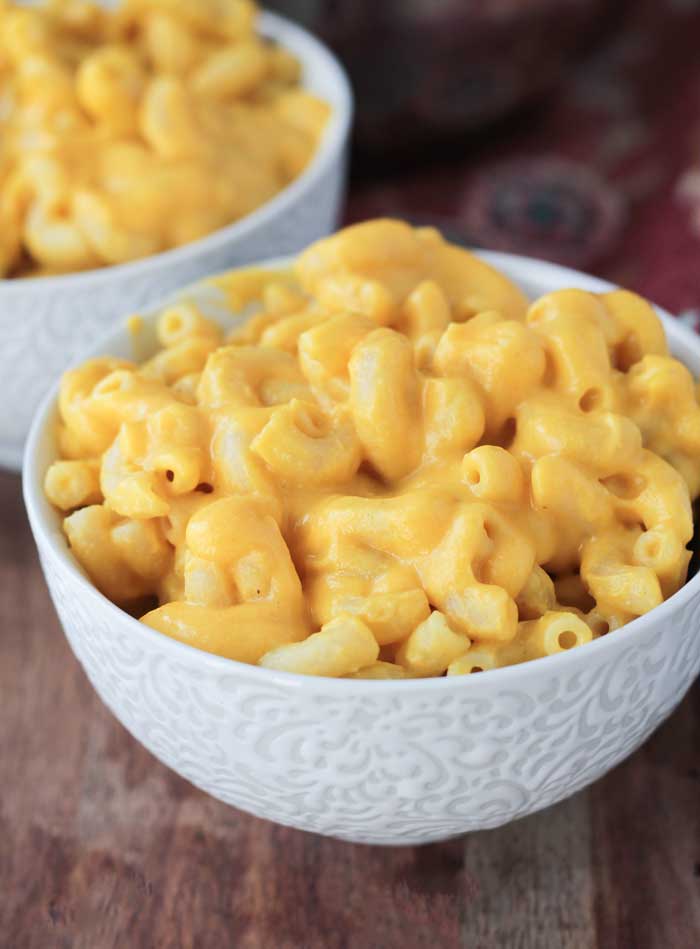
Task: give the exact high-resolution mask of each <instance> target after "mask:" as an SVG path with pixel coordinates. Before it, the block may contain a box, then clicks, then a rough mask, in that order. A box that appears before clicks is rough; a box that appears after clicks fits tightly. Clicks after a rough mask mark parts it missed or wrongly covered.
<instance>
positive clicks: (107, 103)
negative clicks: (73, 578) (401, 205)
mask: <svg viewBox="0 0 700 949" xmlns="http://www.w3.org/2000/svg"><path fill="white" fill-rule="evenodd" d="M48 7H49V9H50V10H51V11H53V13H52V18H51V20H50V22H52V23H53V21H54V19H55V17H54V14H55V15H58V14H57V13H56V11H58V12H61V13H62V15H63V16H64V18H67V19H68V20H69V21H70V22H69V23H68V25H67V26H66V30H68V27H70V29H71V30H72V31H73V32H72V34H71V35H72V39H71V37H70V36H69V37H68V39H69V40H70V42H68V41H65V42H64V41H62V43H61V44H60V45H58V47H57V49H56V50H55V49H54V47H55V46H57V43H56V42H55V41H54V39H52V38H51V31H50V30H49V39H48V40H47V39H46V37H43V38H42V34H41V30H39V36H35V35H34V32H33V30H31V29H29V26H27V24H30V25H31V24H32V23H34V22H35V21H34V20H33V19H32V18H31V16H30V14H31V15H32V16H33V15H35V14H36V11H35V10H15V9H14V5H12V7H10V6H9V5H5V6H4V7H3V13H2V14H1V16H2V17H3V19H2V23H3V24H4V23H5V20H4V17H8V18H9V21H10V23H12V22H13V16H15V15H17V17H18V20H17V24H16V28H15V29H14V30H13V31H9V32H7V36H6V31H5V30H4V29H3V44H4V43H5V42H9V41H10V40H13V42H14V44H15V45H17V44H19V46H18V49H14V47H13V56H14V57H15V59H16V60H17V62H16V63H15V62H14V60H12V57H10V56H9V55H7V54H6V53H5V52H4V45H3V46H2V49H1V50H0V75H2V77H3V80H4V83H5V85H4V89H5V96H6V99H5V108H4V109H3V116H2V118H0V125H1V126H2V129H3V144H2V146H0V223H2V228H1V230H2V236H1V237H0V274H2V277H3V279H0V305H1V307H2V312H3V313H4V314H5V317H4V319H3V333H4V339H5V341H6V345H5V346H4V347H3V350H2V353H1V354H0V380H2V382H1V383H0V392H1V394H2V398H3V404H4V405H5V407H6V412H5V413H4V415H3V419H2V421H1V422H0V465H3V466H8V467H17V468H19V465H20V462H21V454H22V447H23V443H24V439H25V437H26V433H27V431H28V429H29V423H30V420H31V416H32V414H33V412H34V410H35V409H36V407H37V405H38V403H39V401H40V399H41V397H42V396H43V395H44V393H45V392H46V390H47V388H48V385H49V384H50V382H51V381H53V379H55V378H57V377H58V375H59V373H60V372H61V371H63V369H64V368H65V367H66V366H67V365H70V363H71V362H72V361H73V360H74V359H75V358H76V357H77V356H78V354H79V352H80V350H81V348H84V347H85V346H88V345H89V344H90V343H91V342H92V341H93V340H94V339H95V338H96V337H97V336H98V335H99V334H100V333H101V332H104V330H105V329H106V328H108V327H109V326H110V324H111V322H112V321H113V320H114V319H115V317H117V316H118V315H119V313H120V311H121V312H123V311H124V310H126V311H128V310H130V309H136V308H138V307H142V306H144V305H146V304H147V303H149V302H151V301H153V300H157V299H161V298H162V297H163V296H164V295H166V294H168V293H171V292H173V291H174V290H175V289H176V288H178V287H180V286H182V285H183V284H185V283H187V282H188V281H191V280H195V279H198V278H200V277H202V276H205V275H206V274H208V273H211V272H213V271H216V270H221V269H224V268H226V267H231V266H234V265H236V264H243V263H246V262H252V261H253V260H256V259H259V258H260V257H262V256H263V255H270V254H273V255H274V254H287V253H292V252H295V251H297V250H299V249H300V248H301V247H303V246H304V245H305V244H307V243H309V242H310V241H312V240H315V239H317V238H318V237H321V236H323V235H324V234H327V233H329V232H330V231H331V230H332V229H333V228H334V227H335V225H336V223H337V214H338V210H339V206H340V201H341V197H342V191H343V188H344V182H345V148H346V145H347V141H348V136H349V128H350V122H351V114H352V96H351V93H350V88H349V85H348V82H347V79H346V77H345V75H344V72H343V70H342V68H341V67H340V65H339V64H338V63H337V61H336V60H335V59H334V58H333V56H332V55H331V53H330V52H329V51H328V50H327V49H325V48H324V47H323V46H322V45H321V44H320V43H319V42H318V41H317V40H315V39H314V38H313V37H312V36H310V35H309V34H308V33H306V32H305V31H304V30H302V29H300V28H299V27H297V26H295V25H294V24H292V23H290V22H288V21H287V20H285V19H284V18H282V17H279V16H275V15H274V14H270V13H262V14H260V16H259V17H257V18H256V19H255V20H253V19H252V18H251V17H250V16H249V14H250V12H251V11H252V10H253V9H254V5H253V4H251V3H249V2H248V0H225V2H223V0H222V3H221V4H220V8H221V10H222V11H225V10H228V11H229V13H230V17H229V19H231V17H233V14H234V13H236V11H237V12H238V13H239V14H240V13H241V11H242V12H243V13H246V11H248V13H247V14H246V16H247V19H246V17H245V16H244V17H243V21H242V26H244V27H245V30H244V35H243V36H241V37H239V39H238V40H237V41H236V42H233V40H230V41H229V40H227V38H226V36H223V35H222V36H217V35H211V31H210V32H209V33H207V29H208V28H207V27H206V25H204V26H203V25H202V23H201V22H199V21H200V20H201V16H199V14H198V12H197V11H198V10H199V11H200V13H201V12H206V9H205V6H201V7H200V5H199V4H188V3H187V2H186V0H178V2H174V3H172V4H169V5H168V9H167V10H166V8H165V7H164V6H163V5H162V4H158V3H156V2H155V0H154V2H151V0H143V2H141V0H129V2H128V3H125V4H124V6H123V9H122V12H121V14H120V15H119V16H118V17H116V19H115V23H116V25H115V26H114V27H109V24H111V23H112V20H111V19H109V18H107V19H104V20H103V19H100V11H99V9H98V8H97V7H96V6H95V5H93V4H82V3H69V4H51V3H50V4H48ZM188 10H189V15H190V17H194V18H195V20H196V21H197V22H196V23H195V24H194V27H197V29H196V30H195V29H194V27H193V30H192V36H190V33H189V32H188V31H187V30H185V31H184V34H183V36H184V38H187V37H189V38H190V41H191V42H190V45H194V46H195V50H194V52H195V54H196V56H195V59H196V61H197V62H199V66H197V68H198V69H199V68H202V69H203V68H204V65H205V64H206V62H208V61H209V60H211V59H212V58H213V59H214V65H216V62H217V60H216V56H220V55H223V53H224V52H225V51H226V50H229V52H231V55H232V56H233V53H234V52H236V53H237V56H238V54H239V53H241V51H243V53H245V51H246V50H248V51H249V52H250V51H251V50H254V51H255V52H253V53H252V55H253V57H254V58H257V60H258V62H259V63H261V64H262V67H263V72H261V71H260V70H258V72H257V73H256V74H255V75H253V74H251V75H253V78H255V76H257V80H258V85H256V86H250V87H247V88H246V87H245V86H243V87H241V88H240V89H239V90H238V92H237V91H236V89H235V88H234V89H229V93H230V94H231V97H229V98H227V97H226V96H223V97H222V96H220V95H219V94H218V93H217V94H213V93H212V90H211V89H209V90H208V91H207V92H206V94H205V93H204V92H200V93H197V94H195V93H194V91H193V88H192V83H194V80H195V78H196V75H195V71H193V70H194V69H195V67H194V66H193V67H192V69H189V70H188V71H186V72H184V73H183V74H180V73H178V74H177V76H175V77H173V76H172V75H171V73H170V72H169V71H168V68H169V67H168V66H167V63H160V60H161V59H162V58H163V56H164V55H165V54H166V53H167V52H168V51H170V52H172V51H173V47H172V43H170V42H168V43H165V45H164V49H160V47H159V46H158V44H157V43H156V48H153V44H154V42H155V40H154V36H156V37H158V36H160V35H161V34H160V32H159V30H155V32H154V29H151V27H152V26H153V23H156V24H160V26H162V25H163V22H164V21H168V22H170V21H171V20H173V21H175V25H176V26H177V24H178V23H180V21H181V20H182V21H183V22H185V23H186V22H189V21H187V19H186V18H185V19H184V20H183V17H185V14H186V13H187V11H188ZM25 14H26V15H27V16H28V17H29V19H28V20H26V21H25V20H23V19H22V16H23V15H25ZM90 17H93V18H96V22H97V24H98V26H99V24H100V23H102V26H101V27H100V30H101V32H100V31H99V30H98V32H97V34H96V35H97V36H98V38H99V37H100V36H102V34H105V35H104V36H103V40H104V39H105V37H106V34H107V33H108V32H109V29H108V27H109V28H113V29H116V27H117V26H119V28H120V29H121V30H122V32H123V33H124V36H125V40H126V42H117V40H118V38H119V37H118V36H117V37H116V38H115V39H114V42H106V41H105V42H103V41H102V40H100V42H97V43H95V42H94V40H90V37H91V36H92V34H91V33H90V31H89V29H88V27H90V24H91V20H90ZM198 17H199V19H198ZM81 18H87V24H82V19H81ZM73 20H76V22H73ZM220 21H221V22H228V20H226V18H224V20H221V17H219V18H217V22H220ZM41 22H42V21H41V19H40V20H39V23H41ZM22 23H24V24H25V26H24V27H22V28H21V29H20V25H21V24H22ZM105 23H106V24H107V25H105ZM81 24H82V25H81ZM149 24H150V26H149ZM197 24H199V25H197ZM170 25H171V26H172V25H173V24H172V23H171V24H170ZM234 26H235V24H234V23H230V24H229V26H228V27H227V28H228V30H229V32H231V31H233V30H234ZM95 29H96V28H95ZM159 29H160V27H159ZM81 30H84V31H87V32H86V35H85V36H83V35H82V33H81ZM59 32H61V35H63V32H65V30H64V31H59ZM180 32H183V31H182V30H180ZM246 37H247V38H246ZM107 38H108V37H107ZM40 41H41V43H44V46H46V49H44V48H43V47H42V46H41V43H40ZM22 43H24V44H25V46H26V44H28V43H29V44H30V49H29V50H28V51H27V50H24V47H23V46H22ZM32 43H34V44H35V45H36V44H39V48H37V49H33V51H32V48H31V44H32ZM197 44H199V45H197ZM0 45H2V44H0ZM10 45H12V44H10ZM177 48H179V47H177ZM57 56H58V58H57ZM110 57H112V58H115V57H116V60H115V62H111V59H110ZM197 57H198V59H197ZM261 57H262V58H261ZM233 58H234V60H236V57H233ZM244 58H245V57H244ZM6 60H7V61H6ZM64 60H65V62H64ZM238 60H240V56H238ZM13 63H14V65H13ZM110 63H111V65H110ZM128 63H131V64H132V66H133V65H134V63H135V66H134V68H135V69H136V72H137V78H138V77H140V80H139V82H138V83H136V84H135V85H134V84H130V83H129V81H127V80H128V75H125V70H126V66H127V65H128ZM159 63H160V64H159ZM224 65H225V64H224ZM235 65H236V62H235V61H234V62H229V63H228V67H230V68H229V69H228V72H227V73H226V75H227V76H228V78H229V79H230V78H231V74H232V73H231V70H233V74H235V70H234V68H233V67H234V66H235ZM238 65H239V67H240V65H241V64H240V62H239V63H238ZM219 66H221V62H219ZM137 67H138V68H137ZM228 67H227V68H228ZM33 69H43V70H44V71H46V70H49V71H50V70H51V69H53V70H54V71H58V72H59V73H60V72H61V70H63V72H65V73H66V76H64V79H65V81H64V82H63V83H62V84H59V83H57V81H54V82H49V81H44V80H42V82H38V81H37V82H34V80H33V79H32V76H33V75H34V73H33V72H32V70H33ZM139 70H140V71H139ZM83 71H87V74H88V76H87V79H89V80H90V81H89V82H88V81H87V79H86V80H85V82H84V83H81V82H80V81H79V80H80V76H81V75H82V72H83ZM95 72H97V73H98V78H100V81H101V83H102V86H101V85H100V83H99V82H98V83H95V82H94V81H93V80H94V75H93V73H95ZM127 72H128V71H127ZM42 75H43V73H42ZM283 76H286V78H283ZM12 77H15V81H16V83H17V84H18V87H19V91H18V94H19V93H21V92H22V91H23V90H24V93H25V97H24V98H23V99H22V100H21V102H22V108H20V109H15V110H13V109H10V108H9V103H8V101H7V100H8V96H9V90H10V88H11V87H12V82H11V79H12ZM20 80H21V81H20ZM251 82H252V79H251ZM124 85H125V86H126V91H125V89H124V88H122V86H124ZM132 85H133V88H132ZM102 87H104V88H102ZM96 89H102V93H101V98H100V97H98V100H99V101H97V102H94V103H92V106H94V109H93V111H94V110H97V112H95V114H94V115H92V113H89V114H88V113H87V112H86V111H85V109H87V107H88V105H90V102H92V99H91V98H90V97H91V96H92V95H93V94H96ZM110 90H111V98H110V95H109V92H110ZM129 90H131V92H132V93H133V95H132V100H130V101H131V112H130V113H129V114H128V115H126V114H122V113H120V112H119V109H118V108H117V105H118V104H119V95H121V94H124V95H126V92H128V91H129ZM238 93H240V95H239V94H238ZM80 95H82V96H83V97H85V96H87V100H89V102H88V101H87V100H86V103H87V104H83V103H82V100H81V99H80ZM115 97H116V98H115ZM178 98H179V100H180V102H179V105H178ZM113 99H114V101H115V102H116V105H114V106H113V104H112V100H113ZM149 103H150V106H149ZM122 105H124V108H126V105H125V104H124V103H122ZM185 105H187V107H188V108H189V110H190V111H189V113H188V114H185V115H183V114H182V111H183V109H184V108H185ZM98 107H99V108H98ZM151 107H152V108H151ZM100 109H101V110H102V111H101V112H100ZM149 109H150V111H149ZM129 115H130V119H129V121H130V122H131V127H130V128H128V127H126V126H127V125H128V123H127V118H128V117H129ZM188 115H189V118H188ZM120 122H122V124H121V125H120ZM76 123H77V125H78V128H77V129H76V128H75V127H74V126H75V125H76ZM188 129H189V133H188ZM282 130H284V132H282ZM200 131H201V134H200ZM187 133H188V134H189V143H188V141H187ZM178 142H179V145H178ZM262 153H264V154H262ZM78 271H80V272H78ZM20 276H21V277H22V279H18V278H19V277H20ZM122 308H123V309H122Z"/></svg>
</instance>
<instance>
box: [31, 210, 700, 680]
mask: <svg viewBox="0 0 700 949" xmlns="http://www.w3.org/2000/svg"><path fill="white" fill-rule="evenodd" d="M215 283H216V285H217V287H218V290H219V292H221V293H223V294H225V295H226V297H227V299H228V302H229V305H230V308H231V310H232V312H233V313H239V312H240V311H241V310H242V309H244V308H247V309H248V310H249V315H248V318H247V319H246V320H245V321H244V322H239V323H238V324H237V325H235V326H234V328H233V329H231V330H230V331H229V332H228V334H227V335H224V331H223V330H222V329H221V328H220V326H219V325H218V324H217V323H215V322H213V321H212V320H211V319H208V318H207V317H206V316H205V315H204V314H203V313H202V312H201V310H200V309H199V308H198V307H197V306H196V305H195V304H194V303H193V302H192V301H188V300H183V301H182V302H181V303H179V304H176V305H173V306H169V307H167V308H166V309H165V310H163V312H162V313H161V314H160V315H159V317H158V321H157V333H158V339H159V341H160V346H161V348H160V350H159V351H158V352H157V353H156V355H154V356H153V357H152V358H150V359H149V360H148V361H146V362H145V363H143V364H141V365H135V364H133V363H131V362H128V361H125V360H119V359H112V358H107V357H103V358H97V359H92V360H89V361H88V362H87V363H85V365H83V366H82V367H81V368H79V369H74V370H72V371H70V372H68V373H66V375H65V376H64V378H63V381H62V383H61V388H60V400H59V406H60V425H59V431H58V441H59V446H60V454H61V458H62V460H60V461H57V462H55V463H54V464H53V465H52V466H51V468H50V469H49V471H48V474H47V477H46V492H47V494H48V497H49V498H50V500H51V501H52V502H53V503H54V504H55V505H56V506H57V507H59V508H60V509H61V510H63V511H65V512H66V514H67V516H66V517H65V520H64V529H65V533H66V535H67V537H68V540H69V542H70V546H71V548H72V550H73V552H74V554H75V556H76V557H77V558H78V560H79V561H80V563H81V564H82V565H83V567H84V568H85V570H86V571H87V573H88V574H89V575H90V577H91V578H92V580H93V581H94V583H95V584H96V585H97V586H98V587H99V589H100V590H101V591H102V592H103V593H104V594H105V595H106V596H108V597H110V598H111V599H112V600H114V601H115V602H116V603H118V604H120V605H122V606H124V607H126V608H129V609H131V611H132V612H133V611H136V610H138V611H139V612H145V615H143V616H142V620H143V622H144V623H146V624H147V625H149V626H151V627H153V628H154V629H156V630H159V631H160V632H162V633H165V634H167V635H169V636H172V637H174V638H176V639H179V640H181V641H183V642H186V643H189V644H191V645H193V646H197V647H199V648H201V649H205V650H208V651H210V652H214V653H218V654H219V655H222V656H226V657H230V658H232V659H237V660H242V661H244V662H249V663H259V664H260V665H261V666H264V667H266V668H269V669H278V670H287V671H293V672H303V673H309V674H314V675H326V676H354V677H358V676H359V677H365V678H370V679H386V678H390V679H400V678H406V677H415V676H439V675H442V674H444V673H447V674H448V675H462V674H466V673H472V672H478V671H483V670H490V669H494V668H497V667H499V666H503V665H507V664H512V663H519V662H523V661H526V660H529V659H534V658H537V657H540V656H548V655H553V654H555V653H559V652H562V651H563V650H567V649H570V648H572V647H575V646H579V645H582V644H584V643H587V642H590V641H591V640H592V639H595V638H597V637H599V636H602V635H604V634H606V633H607V632H608V631H611V630H616V629H617V628H618V627H620V626H622V625H623V624H625V623H627V622H628V621H629V620H632V619H634V618H635V617H638V616H641V615H643V614H644V613H646V612H648V611H649V610H651V609H653V608H654V607H655V606H657V605H658V604H660V603H661V602H662V601H663V600H664V599H665V598H667V597H669V596H670V595H671V594H673V593H674V592H675V591H676V590H678V588H679V587H680V586H681V585H682V584H683V582H684V581H685V578H686V571H687V567H688V561H689V557H690V554H689V551H688V550H687V545H688V543H689V541H690V539H691V535H692V532H693V521H692V514H691V500H692V499H694V498H695V497H696V496H697V495H698V493H699V492H700V407H699V406H698V401H697V391H696V388H695V383H694V380H693V378H692V377H691V374H690V373H689V372H688V370H687V369H686V368H685V367H684V366H683V365H682V364H681V363H679V362H678V361H677V360H675V359H673V358H672V357H671V356H670V355H669V353H668V350H667V346H666V340H665V336H664V333H663V330H662V327H661V324H660V322H659V320H658V318H657V317H656V315H655V313H654V311H653V309H652V308H651V307H650V306H649V304H647V303H645V302H644V301H643V300H642V299H640V298H639V297H637V296H635V295H634V294H632V293H629V292H627V291H624V290H616V291H614V292H611V293H604V294H602V295H595V294H592V293H587V292H584V291H581V290H565V291H560V292H556V293H550V294H548V295H547V296H545V297H542V298H541V299H539V300H537V301H536V302H534V303H528V301H527V300H526V299H525V297H524V296H523V294H522V293H521V292H520V291H519V290H518V289H517V288H516V287H515V286H514V285H513V284H511V283H510V282H509V281H508V280H507V279H506V278H505V277H504V276H502V275H501V274H499V273H498V272H496V271H495V270H493V269H492V268H491V267H489V266H487V265H486V264H485V263H484V262H482V261H481V260H479V259H478V258H476V257H474V256H473V255H471V254H470V253H468V252H467V251H465V250H462V249H460V248H458V247H455V246H452V245H450V244H449V243H446V242H445V241H444V240H443V239H442V238H441V237H440V235H439V234H438V233H437V232H436V231H434V230H432V229H430V228H418V229H412V228H411V227H409V226H408V225H406V224H403V223H400V222H398V221H389V220H387V221H375V222H368V223H365V224H361V225H356V226H354V227H350V228H348V229H346V230H344V231H341V232H340V233H338V234H336V235H335V236H333V237H330V238H328V239H326V240H323V241H320V242H319V243H317V244H315V245H313V246H312V247H310V248H309V249H308V250H307V251H305V252H304V253H303V254H302V255H301V256H300V257H299V258H298V260H297V262H296V265H295V267H294V268H293V270H290V271H289V272H286V271H280V272H272V271H267V270H247V271H235V272H232V273H231V274H229V275H226V276H224V277H222V278H219V279H218V280H217V281H215ZM146 597H150V598H152V600H153V601H154V603H153V608H151V609H147V607H146V606H144V602H145V601H144V598H146ZM155 601H157V605H155Z"/></svg>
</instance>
